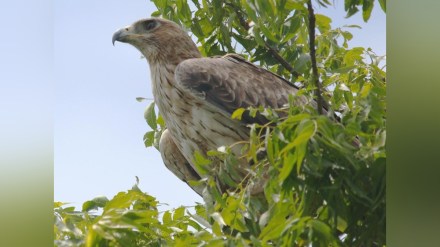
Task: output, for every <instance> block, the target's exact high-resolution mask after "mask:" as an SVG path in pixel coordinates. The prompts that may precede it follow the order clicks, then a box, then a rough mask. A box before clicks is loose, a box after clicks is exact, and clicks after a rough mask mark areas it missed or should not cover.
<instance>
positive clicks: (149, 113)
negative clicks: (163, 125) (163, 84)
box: [144, 102, 157, 130]
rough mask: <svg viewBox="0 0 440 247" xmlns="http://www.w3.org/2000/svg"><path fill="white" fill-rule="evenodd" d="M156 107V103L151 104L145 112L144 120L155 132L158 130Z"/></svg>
mask: <svg viewBox="0 0 440 247" xmlns="http://www.w3.org/2000/svg"><path fill="white" fill-rule="evenodd" d="M154 105H155V104H154V102H151V103H150V104H149V105H148V106H147V108H146V109H145V112H144V118H145V120H147V123H148V126H150V127H151V129H153V130H155V129H157V123H156V111H155V110H154Z"/></svg>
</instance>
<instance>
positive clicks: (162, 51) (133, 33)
mask: <svg viewBox="0 0 440 247" xmlns="http://www.w3.org/2000/svg"><path fill="white" fill-rule="evenodd" d="M112 41H113V44H114V43H115V41H120V42H124V43H129V44H131V45H133V46H134V47H136V48H137V49H138V50H139V51H141V52H142V54H143V55H144V56H145V57H146V58H147V59H148V62H149V63H150V64H151V63H157V62H165V63H175V64H178V63H180V62H181V61H183V60H185V59H188V58H195V57H201V55H200V52H199V50H198V49H197V47H196V45H195V44H194V42H193V41H192V40H191V38H190V37H189V36H188V34H187V33H185V32H184V31H183V30H182V29H181V28H180V27H179V26H178V25H177V24H176V23H174V22H172V21H168V20H165V19H161V18H148V19H142V20H139V21H136V22H135V23H133V24H131V25H129V26H127V27H124V28H121V29H119V30H118V31H116V32H115V33H114V34H113V39H112Z"/></svg>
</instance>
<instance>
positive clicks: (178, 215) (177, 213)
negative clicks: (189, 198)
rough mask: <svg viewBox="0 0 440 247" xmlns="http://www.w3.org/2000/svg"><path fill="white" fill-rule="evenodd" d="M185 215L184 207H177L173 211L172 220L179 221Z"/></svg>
mask: <svg viewBox="0 0 440 247" xmlns="http://www.w3.org/2000/svg"><path fill="white" fill-rule="evenodd" d="M184 215H185V207H178V208H177V209H175V210H174V214H173V220H174V221H177V220H180V219H181V218H182V217H183V216H184Z"/></svg>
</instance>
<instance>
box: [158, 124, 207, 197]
mask: <svg viewBox="0 0 440 247" xmlns="http://www.w3.org/2000/svg"><path fill="white" fill-rule="evenodd" d="M159 150H160V154H161V155H162V160H163V162H164V164H165V166H166V167H167V168H168V170H170V171H171V172H172V173H173V174H174V175H176V177H178V178H179V179H180V180H182V181H183V182H185V183H186V184H188V186H190V187H191V188H192V189H193V190H194V191H195V192H196V193H197V194H199V195H200V196H202V192H203V188H204V187H203V186H191V185H190V183H189V181H198V180H200V179H201V178H200V176H199V174H198V173H197V172H196V171H195V170H194V169H193V168H192V166H191V165H190V164H189V162H188V160H186V159H185V157H184V156H183V154H182V153H181V152H180V150H179V149H178V148H177V146H176V144H175V143H174V140H173V138H172V136H171V133H170V132H169V131H168V130H165V131H164V132H163V133H162V136H161V137H160V142H159Z"/></svg>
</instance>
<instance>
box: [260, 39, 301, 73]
mask: <svg viewBox="0 0 440 247" xmlns="http://www.w3.org/2000/svg"><path fill="white" fill-rule="evenodd" d="M264 44H265V46H266V49H267V50H268V51H269V52H270V53H271V54H272V56H273V57H274V58H275V59H276V60H278V62H280V64H281V65H283V67H284V68H285V69H287V71H289V72H290V73H291V74H292V75H293V76H295V77H298V76H300V74H299V73H298V72H296V71H295V69H294V68H293V67H292V65H290V64H289V63H288V62H287V61H286V60H285V59H284V58H283V57H282V56H281V55H280V54H279V53H278V52H277V51H276V50H275V49H274V48H272V47H270V46H269V44H268V43H267V42H265V43H264Z"/></svg>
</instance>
